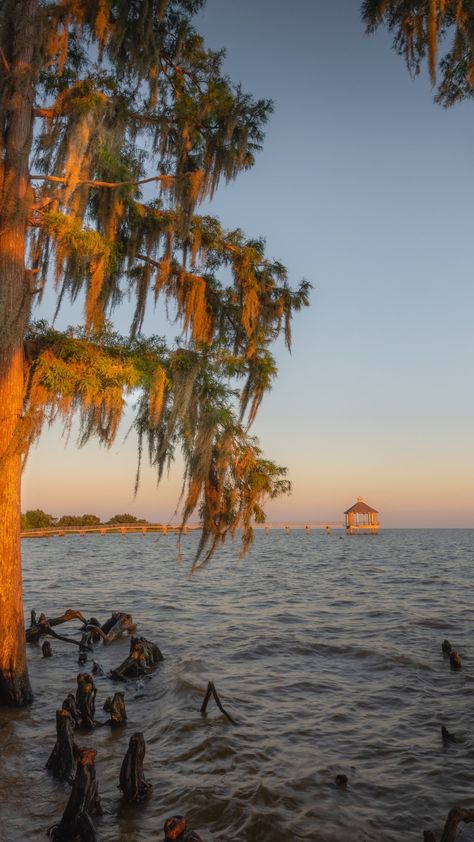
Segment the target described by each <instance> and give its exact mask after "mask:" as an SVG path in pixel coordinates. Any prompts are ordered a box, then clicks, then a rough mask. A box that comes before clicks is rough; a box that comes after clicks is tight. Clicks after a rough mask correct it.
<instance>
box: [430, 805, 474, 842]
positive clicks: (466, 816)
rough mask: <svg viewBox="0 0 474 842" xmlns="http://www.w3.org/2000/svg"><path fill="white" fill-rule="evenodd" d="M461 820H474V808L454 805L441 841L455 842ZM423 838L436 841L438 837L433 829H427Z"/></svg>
mask: <svg viewBox="0 0 474 842" xmlns="http://www.w3.org/2000/svg"><path fill="white" fill-rule="evenodd" d="M461 822H464V824H470V823H471V822H474V810H472V809H469V808H467V807H453V808H452V809H451V810H450V811H449V813H448V818H447V819H446V824H445V825H444V828H443V833H442V834H441V840H440V842H454V840H455V839H456V835H457V832H458V825H459V824H460V823H461ZM423 839H424V842H436V837H435V835H434V833H433V832H432V831H431V830H425V832H424V834H423Z"/></svg>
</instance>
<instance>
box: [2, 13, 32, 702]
mask: <svg viewBox="0 0 474 842" xmlns="http://www.w3.org/2000/svg"><path fill="white" fill-rule="evenodd" d="M8 5H9V6H10V7H11V8H10V9H8ZM6 14H7V15H8V16H9V18H10V20H11V27H10V30H9V33H8V35H9V37H8V39H7V40H5V43H4V45H3V53H2V56H3V62H4V65H6V66H7V68H8V72H7V73H6V70H5V67H4V68H2V73H6V81H5V84H4V89H3V97H2V101H1V103H0V146H1V148H0V325H1V331H0V581H1V583H2V587H1V591H0V704H4V705H5V704H6V705H13V706H17V705H25V704H29V703H30V702H31V700H32V693H31V688H30V684H29V680H28V673H27V668H26V644H25V625H24V618H23V601H22V581H21V554H20V481H21V450H22V448H21V442H20V440H19V432H20V431H19V424H20V421H21V416H22V411H23V394H24V384H23V340H24V333H25V324H26V320H27V318H28V315H29V309H30V303H31V285H30V278H31V277H32V276H31V273H29V272H28V271H27V270H26V267H25V251H26V230H27V224H28V211H29V205H30V186H29V155H30V151H31V141H32V125H33V95H34V94H33V91H34V81H35V78H36V69H35V66H34V64H35V49H36V48H35V45H36V44H37V43H38V31H39V27H38V14H39V9H38V0H17V2H16V3H15V4H13V3H11V2H10V3H9V4H7V9H6Z"/></svg>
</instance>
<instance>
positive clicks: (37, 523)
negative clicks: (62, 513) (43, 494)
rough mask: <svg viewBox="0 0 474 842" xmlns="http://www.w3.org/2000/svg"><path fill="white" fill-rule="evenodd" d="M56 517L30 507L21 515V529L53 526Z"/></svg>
mask: <svg viewBox="0 0 474 842" xmlns="http://www.w3.org/2000/svg"><path fill="white" fill-rule="evenodd" d="M55 523H56V518H54V517H53V515H48V514H46V512H43V511H42V509H30V510H29V511H27V512H26V513H25V514H24V515H23V514H22V515H21V528H22V529H25V530H27V529H48V528H49V527H51V526H54V525H55Z"/></svg>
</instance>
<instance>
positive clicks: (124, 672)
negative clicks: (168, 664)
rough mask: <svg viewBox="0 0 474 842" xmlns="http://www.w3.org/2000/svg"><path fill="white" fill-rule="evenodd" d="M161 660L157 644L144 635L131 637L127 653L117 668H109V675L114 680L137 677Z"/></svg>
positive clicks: (149, 670)
mask: <svg viewBox="0 0 474 842" xmlns="http://www.w3.org/2000/svg"><path fill="white" fill-rule="evenodd" d="M162 660H163V655H162V654H161V652H160V649H159V647H158V646H156V645H155V644H154V643H152V642H151V641H150V640H146V639H145V638H144V637H132V639H131V641H130V653H129V655H128V656H127V658H125V660H124V661H123V662H122V663H121V664H120V666H119V667H117V669H114V670H111V672H110V673H109V677H110V678H113V679H115V680H116V681H125V680H126V679H127V678H138V676H141V675H147V673H149V672H151V670H152V668H153V667H154V666H156V664H158V663H159V662H160V661H162Z"/></svg>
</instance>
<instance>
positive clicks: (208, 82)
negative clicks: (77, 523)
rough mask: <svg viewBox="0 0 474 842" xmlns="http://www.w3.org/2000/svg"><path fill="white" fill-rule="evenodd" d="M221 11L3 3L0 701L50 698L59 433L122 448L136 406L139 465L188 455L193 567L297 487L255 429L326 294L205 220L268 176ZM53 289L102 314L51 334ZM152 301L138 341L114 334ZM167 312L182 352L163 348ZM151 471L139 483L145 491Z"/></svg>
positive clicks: (114, 0)
mask: <svg viewBox="0 0 474 842" xmlns="http://www.w3.org/2000/svg"><path fill="white" fill-rule="evenodd" d="M203 2H204V0H57V1H56V2H54V0H3V2H2V3H1V5H0V65H1V72H0V147H1V152H2V154H1V157H0V324H1V332H0V415H1V423H0V471H1V481H0V564H1V573H0V575H1V581H2V589H1V592H0V703H1V704H10V705H24V704H27V703H29V702H30V701H31V698H32V694H31V688H30V684H29V680H28V674H27V667H26V652H25V633H24V618H23V606H22V583H21V561H20V534H19V530H20V477H21V467H22V462H23V461H24V459H25V457H26V454H27V452H28V448H29V446H30V445H31V443H32V442H33V441H35V439H36V438H37V437H38V436H39V435H40V432H41V429H42V426H43V424H44V423H45V422H49V421H51V420H52V419H55V418H59V419H62V421H63V422H64V424H65V425H66V427H68V426H70V425H71V423H72V419H73V418H74V417H78V418H79V421H80V436H79V444H84V443H85V442H87V441H88V440H89V439H90V438H91V437H92V436H94V437H96V438H98V439H99V441H100V442H102V443H103V444H104V445H106V446H109V445H110V444H111V443H112V441H113V440H114V436H115V435H116V432H117V428H118V425H119V422H120V419H121V417H122V414H123V410H124V405H125V398H126V396H127V395H128V394H131V393H133V394H135V395H136V396H137V402H136V407H137V409H136V417H135V422H134V423H135V427H136V430H137V433H138V443H139V458H138V465H139V466H140V461H141V457H142V453H143V452H144V449H145V451H147V452H148V456H149V459H150V462H151V464H152V465H154V466H155V467H156V469H157V472H158V478H159V479H160V478H161V477H162V474H163V471H164V468H165V466H166V465H167V464H168V463H169V461H170V460H171V459H172V458H173V455H174V453H175V451H176V449H177V448H178V447H179V448H181V450H182V453H183V455H184V466H185V467H184V477H183V498H182V510H183V525H184V524H185V523H186V521H187V520H188V519H189V518H190V516H191V515H192V513H193V512H194V511H196V509H197V510H198V512H199V516H200V519H201V522H202V533H201V539H200V543H199V549H198V553H197V556H196V559H195V561H194V568H195V567H197V566H200V565H202V564H204V563H205V562H206V561H207V560H208V559H209V557H210V555H211V554H212V552H213V551H214V549H215V547H216V546H217V545H218V544H219V542H221V541H223V540H224V539H225V537H226V535H227V534H229V533H231V534H233V533H234V532H235V530H236V529H237V528H242V535H243V551H244V552H245V550H246V549H247V548H248V547H249V545H250V543H251V540H252V523H253V522H254V520H257V521H262V520H263V518H264V513H263V508H262V505H263V501H264V500H265V499H266V498H268V497H270V498H271V497H275V496H277V495H278V494H281V493H283V492H286V491H288V489H289V482H288V480H287V479H286V477H285V469H284V468H282V467H280V466H278V465H276V464H275V463H273V462H272V461H270V460H268V459H265V458H264V457H263V454H262V452H261V450H260V448H259V445H258V442H257V440H256V439H255V438H253V437H252V436H251V435H250V432H249V428H250V425H251V423H252V421H253V420H254V418H255V415H256V413H257V411H258V408H259V405H260V402H261V400H262V397H263V395H264V393H265V392H266V391H267V390H268V389H269V388H270V387H271V385H272V382H273V380H274V377H275V375H276V366H275V361H274V358H273V356H272V353H271V350H270V349H271V345H272V343H273V342H274V341H275V340H276V339H277V338H278V337H279V336H280V335H283V336H284V338H285V341H286V343H287V345H288V346H289V345H290V342H291V319H292V315H293V313H294V311H295V310H299V309H300V308H301V307H302V306H305V305H307V303H308V295H309V284H308V283H306V282H302V283H301V284H300V285H299V286H298V287H297V288H296V289H292V288H291V286H290V285H289V283H288V279H287V273H286V270H285V268H284V267H283V266H282V265H281V263H279V262H277V261H274V260H270V259H268V258H267V257H266V256H265V251H264V243H263V241H262V240H260V239H248V238H247V237H246V236H245V235H244V234H243V232H242V231H241V230H239V229H238V230H232V231H226V230H224V229H223V228H222V226H221V225H220V223H219V222H218V220H216V219H214V218H212V217H211V216H208V215H202V214H201V215H200V214H199V206H200V205H201V204H202V203H203V202H204V201H205V200H206V201H209V200H210V199H211V198H212V196H213V194H214V192H215V190H216V188H217V186H218V184H219V183H220V181H221V180H225V181H229V180H231V179H234V178H235V177H236V175H237V174H238V173H239V172H241V171H242V170H245V169H248V168H249V167H251V166H252V164H253V161H254V156H255V153H256V152H257V151H258V150H259V149H260V147H261V144H262V140H263V129H264V125H265V122H266V120H267V118H268V116H269V114H270V111H271V103H270V102H268V101H266V100H255V99H254V98H253V97H252V96H250V95H249V94H247V93H245V92H244V91H243V90H242V89H241V87H239V86H235V85H233V84H232V83H231V81H230V80H229V79H228V78H227V77H226V76H225V75H224V74H223V71H222V60H223V53H222V52H213V51H211V50H209V49H207V48H206V47H205V45H204V42H203V40H202V38H201V37H200V36H199V35H198V33H197V32H196V30H195V28H194V26H193V15H195V13H196V12H197V11H198V10H199V9H200V8H201V6H202V5H203ZM47 284H50V285H54V289H55V290H56V292H57V305H58V308H59V307H60V306H61V305H63V306H64V304H65V302H67V301H74V300H75V299H76V298H78V297H83V300H84V322H83V324H82V325H81V326H80V327H79V328H76V329H74V330H73V329H70V330H68V331H66V332H61V331H58V330H55V329H53V328H52V327H50V326H49V325H48V324H46V323H44V322H39V323H38V322H36V323H35V322H34V321H32V313H33V306H34V303H35V301H37V300H41V296H42V294H43V290H44V288H45V286H46V285H47ZM127 295H128V296H130V297H131V298H132V300H133V301H134V312H133V316H132V318H131V324H130V333H129V335H128V336H126V337H124V336H120V335H118V334H117V333H115V332H114V330H113V329H112V327H111V321H110V319H111V316H112V314H113V311H114V308H116V307H117V305H118V304H119V303H120V302H121V301H122V300H123V298H124V296H127ZM153 303H155V304H158V305H162V306H163V305H165V307H166V312H167V313H168V312H169V313H170V316H171V317H172V318H175V319H176V320H177V322H178V324H179V330H180V339H179V342H177V343H176V344H169V343H166V342H165V341H164V340H163V339H161V338H159V337H156V336H149V337H145V336H144V335H143V334H142V325H143V320H144V316H145V312H146V311H147V309H148V308H149V307H150V306H151V307H152V306H153ZM138 481H139V470H138V472H137V483H138Z"/></svg>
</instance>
